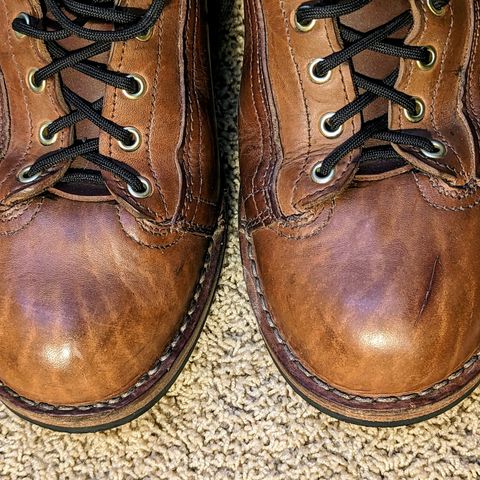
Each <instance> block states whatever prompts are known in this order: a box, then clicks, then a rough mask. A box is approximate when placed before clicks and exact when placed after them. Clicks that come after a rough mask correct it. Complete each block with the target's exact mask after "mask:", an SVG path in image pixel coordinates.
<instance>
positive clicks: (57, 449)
mask: <svg viewBox="0 0 480 480" xmlns="http://www.w3.org/2000/svg"><path fill="white" fill-rule="evenodd" d="M226 22H227V24H226V25H224V27H225V28H224V33H225V41H224V43H223V47H222V50H221V52H220V53H221V55H220V58H221V60H220V61H219V62H217V66H218V68H216V72H217V73H218V78H217V80H216V90H217V99H218V102H217V103H218V111H219V117H220V118H219V128H220V141H221V150H222V157H223V160H224V162H225V163H226V165H227V178H228V191H229V195H230V197H231V208H230V219H231V220H230V237H229V243H228V248H227V254H226V259H225V265H224V269H223V274H222V277H221V279H220V284H219V288H218V291H217V293H216V296H215V301H214V304H213V306H212V309H211V313H210V316H209V318H208V320H207V323H206V326H205V330H204V332H203V334H202V336H201V339H200V341H199V343H198V346H197V348H196V349H195V351H194V353H193V355H192V357H191V360H190V362H189V363H188V365H187V366H186V368H185V370H184V372H183V373H182V374H181V376H180V377H179V379H178V381H177V382H176V384H175V385H174V386H173V388H172V389H171V390H170V392H169V393H168V395H167V396H166V397H164V398H163V399H162V400H161V401H160V402H159V403H158V404H157V406H156V407H154V408H153V410H151V411H150V412H148V413H146V414H145V415H144V416H143V417H141V418H140V419H138V420H136V421H134V422H132V423H131V424H129V425H126V426H124V427H121V428H119V429H117V430H114V431H109V432H104V433H98V434H88V435H76V436H75V435H74V436H71V435H67V434H60V433H54V432H50V431H47V430H43V429H41V428H38V427H35V426H32V425H29V424H27V423H26V422H24V421H22V420H20V419H18V418H17V417H15V416H14V415H13V414H11V413H10V412H8V411H7V410H6V409H5V408H3V407H1V408H0V478H1V479H12V480H14V479H20V478H21V479H47V480H56V479H75V480H76V479H96V480H100V479H109V480H120V479H122V480H123V479H220V480H222V479H248V480H250V479H251V480H254V479H259V480H264V479H288V480H293V479H309V480H314V479H323V478H325V479H342V480H347V479H356V478H359V479H397V478H408V479H473V478H480V460H479V457H480V420H479V415H480V398H479V396H478V395H474V396H473V397H472V398H470V399H467V400H466V401H464V402H463V403H462V404H461V405H460V406H458V407H456V408H454V409H453V410H451V411H450V412H448V413H446V414H444V415H442V416H440V417H438V418H436V419H432V420H430V421H428V422H426V423H423V424H420V425H417V426H411V427H402V428H395V429H375V428H363V427H358V426H352V425H348V424H345V423H340V422H338V421H336V420H333V419H331V418H329V417H327V416H325V415H323V414H320V413H318V412H317V411H316V410H315V409H314V408H313V407H311V406H309V405H307V404H306V403H305V402H304V401H303V400H301V399H300V398H299V397H298V396H297V395H295V394H294V393H293V391H292V390H291V389H290V388H289V387H288V386H287V385H286V383H285V381H284V380H283V378H282V377H281V375H280V373H279V372H278V371H277V369H276V368H275V367H274V365H273V364H272V361H271V360H270V358H269V356H268V354H267V350H266V349H265V347H264V345H263V343H262V339H261V336H260V334H259V333H258V330H257V327H256V323H255V319H254V317H253V315H252V312H251V310H250V307H249V304H248V299H247V294H246V291H245V286H244V283H243V278H242V268H241V263H240V255H239V247H238V240H237V227H236V224H237V218H236V202H237V197H238V194H237V190H238V154H237V135H236V109H237V105H236V103H237V102H236V97H237V94H238V87H239V80H240V69H241V55H242V46H243V44H242V42H243V40H242V34H243V25H242V8H241V5H240V2H239V1H237V2H236V3H235V7H234V9H233V13H231V14H229V18H228V19H227V20H226Z"/></svg>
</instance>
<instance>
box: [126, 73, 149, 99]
mask: <svg viewBox="0 0 480 480" xmlns="http://www.w3.org/2000/svg"><path fill="white" fill-rule="evenodd" d="M127 78H133V79H134V80H135V82H136V84H137V91H136V92H135V93H130V92H129V91H128V90H122V92H123V94H124V95H125V96H126V97H127V98H129V99H130V100H137V99H139V98H140V97H142V96H143V94H144V93H145V90H146V87H145V80H144V79H143V78H142V77H141V76H140V75H133V74H132V75H127Z"/></svg>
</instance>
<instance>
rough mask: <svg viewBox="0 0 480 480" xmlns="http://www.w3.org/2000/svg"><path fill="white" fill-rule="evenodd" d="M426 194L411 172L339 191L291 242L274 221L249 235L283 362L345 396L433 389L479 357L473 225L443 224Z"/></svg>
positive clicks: (471, 220)
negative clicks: (321, 215) (289, 361)
mask: <svg viewBox="0 0 480 480" xmlns="http://www.w3.org/2000/svg"><path fill="white" fill-rule="evenodd" d="M422 193H424V192H422V191H421V190H420V189H419V188H418V187H417V185H416V183H415V177H414V175H413V174H406V175H403V176H402V177H401V178H395V179H390V180H384V181H382V182H377V183H376V184H374V185H369V186H368V188H354V189H350V190H348V191H346V192H345V193H344V194H343V195H342V196H341V197H339V198H338V200H337V201H336V203H334V204H332V207H331V211H329V218H328V219H327V221H325V220H322V219H321V218H320V219H317V220H315V221H314V222H313V223H312V224H310V225H306V226H303V227H302V229H297V230H296V232H295V235H296V237H295V236H294V235H293V234H291V232H290V235H287V232H286V231H285V230H284V229H282V227H281V226H280V225H276V226H275V225H272V226H270V227H269V228H260V229H258V230H257V231H255V232H254V233H253V236H252V237H253V244H252V245H251V248H252V250H251V251H253V252H254V258H252V260H254V261H255V262H256V267H253V268H252V271H254V272H255V271H257V274H258V278H259V279H261V280H260V283H258V282H257V289H261V290H262V291H259V292H257V294H258V295H259V296H260V297H262V296H264V298H265V299H266V305H267V309H268V310H269V313H270V315H271V320H272V322H273V329H274V330H275V331H274V332H273V333H274V334H273V335H271V336H270V342H275V343H276V345H274V348H277V349H278V350H281V349H282V348H283V349H284V351H285V358H289V356H291V354H293V356H294V357H295V358H296V359H297V360H298V362H299V363H300V364H301V365H302V366H303V367H304V368H305V369H306V370H307V371H309V372H310V374H312V375H315V376H317V377H318V378H319V379H321V380H322V381H323V382H325V383H326V384H328V385H330V386H333V387H334V388H337V389H339V390H341V391H343V392H348V393H351V394H355V395H368V396H391V395H404V394H410V393H412V392H420V391H423V390H425V389H428V388H429V387H431V386H432V385H435V384H437V383H439V382H442V381H444V380H445V379H447V378H448V377H449V375H451V374H452V373H453V372H455V371H456V370H457V369H459V368H461V367H462V365H463V364H464V363H465V362H467V361H468V360H469V359H470V358H471V357H472V355H474V354H476V353H477V351H478V349H479V346H480V323H479V322H478V315H479V314H480V291H479V287H478V278H479V276H480V256H479V255H478V252H476V251H475V250H474V249H472V248H465V246H466V244H467V245H468V244H469V242H472V241H474V239H475V238H478V236H479V235H480V217H479V216H478V215H475V214H472V209H465V211H464V212H463V213H460V212H456V213H455V215H456V218H457V221H456V222H450V221H449V216H450V215H452V212H450V211H449V210H448V209H440V208H434V206H433V205H432V204H430V203H428V202H427V201H425V198H424V197H423V196H422ZM370 198H376V199H378V201H377V202H376V209H372V208H371V202H370V200H369V199H370ZM472 201H474V199H472ZM322 222H323V223H322ZM319 224H320V227H319ZM282 342H285V344H283V345H282ZM280 360H281V359H280Z"/></svg>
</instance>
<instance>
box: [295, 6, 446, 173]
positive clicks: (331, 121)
mask: <svg viewBox="0 0 480 480" xmlns="http://www.w3.org/2000/svg"><path fill="white" fill-rule="evenodd" d="M371 1H372V0H345V1H341V2H339V1H338V0H333V1H328V2H327V1H322V0H320V1H319V0H317V1H313V2H307V3H303V4H302V5H301V6H300V7H299V8H298V10H297V11H296V22H298V26H299V28H301V29H303V30H304V31H308V30H309V28H310V27H312V26H313V23H314V22H315V21H316V20H319V19H326V18H335V19H337V20H338V19H339V17H342V16H344V15H348V14H351V13H354V12H356V11H358V10H360V9H361V8H363V7H365V6H366V5H367V4H369V3H370V2H371ZM428 1H429V5H430V6H431V8H433V9H435V10H436V11H437V13H441V12H442V10H443V9H444V8H445V7H446V6H447V5H448V3H449V1H450V0H428ZM412 24H413V16H412V13H411V11H406V12H404V13H402V14H401V15H399V16H398V17H396V18H394V19H392V20H391V21H389V22H388V23H386V24H384V25H382V26H380V27H378V28H376V29H374V30H371V31H369V32H365V33H363V32H359V31H356V30H354V29H353V28H350V27H347V26H346V25H343V24H342V23H341V22H340V21H338V29H339V32H340V36H341V38H342V41H343V43H344V48H343V50H341V51H339V52H335V53H333V54H331V55H329V56H328V57H325V58H322V59H318V60H317V61H316V62H315V63H314V64H313V65H314V66H313V68H312V71H311V74H312V75H313V76H314V78H315V79H318V80H319V83H321V81H322V80H323V79H327V78H328V77H329V75H330V74H331V71H332V70H333V69H335V68H336V67H338V66H340V65H341V64H342V63H345V62H350V61H351V60H352V58H353V57H355V56H356V55H358V54H359V53H361V52H363V51H365V50H373V51H376V52H380V53H382V54H384V55H391V56H394V57H399V58H404V59H411V60H415V61H417V62H419V64H420V65H421V66H424V67H425V68H427V67H430V66H432V64H433V63H434V61H435V52H434V51H433V50H432V49H430V48H428V47H418V46H410V45H406V44H405V43H404V42H402V41H399V40H395V39H391V38H388V37H390V36H391V35H393V34H394V33H396V32H398V31H400V30H402V29H403V28H405V27H410V26H411V25H412ZM398 73H399V70H398V69H396V70H395V71H393V72H392V73H391V74H390V75H388V76H387V77H386V78H385V79H383V80H377V79H374V78H370V77H367V76H365V75H361V74H359V73H356V72H353V82H354V84H355V86H356V88H357V91H358V90H363V91H364V93H361V94H359V95H358V96H357V98H356V99H355V100H354V101H353V102H351V103H349V104H347V105H346V106H345V107H343V108H342V109H340V110H339V111H337V112H332V113H331V114H327V115H326V116H324V118H323V119H322V121H321V128H322V129H323V130H322V131H323V133H324V135H326V136H327V137H328V136H330V137H332V138H333V137H335V136H338V135H339V134H340V133H341V131H342V127H343V124H344V123H345V122H347V121H348V120H349V119H351V118H352V117H354V116H355V115H358V114H361V113H362V112H363V111H364V109H365V108H366V107H367V106H369V105H370V104H371V103H373V102H374V101H375V100H377V99H378V98H380V97H382V98H384V99H387V100H389V101H391V102H393V103H396V104H398V105H400V106H401V107H403V108H404V111H405V113H406V115H407V116H410V118H413V119H416V118H420V117H421V116H423V114H424V109H425V106H424V104H423V103H422V102H421V101H420V100H419V99H416V98H414V97H411V96H410V95H407V94H405V93H403V92H400V91H398V90H396V89H395V88H394V85H395V82H396V80H397V77H398ZM369 140H379V141H381V142H385V143H387V144H397V145H401V146H407V147H413V148H414V149H416V150H417V151H419V153H420V154H421V155H423V156H424V157H427V158H437V159H438V158H442V157H443V156H444V155H445V153H446V152H445V147H444V145H443V144H441V143H440V142H438V141H436V140H431V139H428V138H426V137H422V136H418V135H413V134H411V133H406V132H403V131H394V130H390V129H389V127H388V115H387V114H385V115H382V116H380V117H378V118H375V119H373V120H370V121H368V122H365V123H364V124H363V126H362V128H361V130H360V131H359V132H357V133H356V134H354V135H352V136H351V137H350V138H349V139H348V140H347V141H345V142H344V143H343V144H341V145H340V146H339V147H338V148H336V149H335V150H334V151H333V152H332V153H330V154H329V155H328V156H327V157H325V159H324V160H323V161H321V162H319V163H317V164H316V165H315V166H314V168H313V170H312V178H313V179H314V180H315V181H316V182H317V183H326V182H327V181H330V180H331V178H333V174H334V169H335V166H336V165H337V164H338V162H339V161H340V160H341V159H342V158H344V157H345V156H347V155H349V154H350V153H351V152H352V151H354V150H356V149H359V148H361V149H362V151H361V154H360V157H359V158H358V162H367V161H372V160H373V161H375V160H380V161H384V160H386V161H393V164H395V161H396V165H398V164H399V163H404V160H403V158H402V157H401V156H400V155H398V153H397V152H396V151H395V150H394V148H393V147H392V146H391V145H380V146H375V147H365V144H366V143H367V142H368V141H369Z"/></svg>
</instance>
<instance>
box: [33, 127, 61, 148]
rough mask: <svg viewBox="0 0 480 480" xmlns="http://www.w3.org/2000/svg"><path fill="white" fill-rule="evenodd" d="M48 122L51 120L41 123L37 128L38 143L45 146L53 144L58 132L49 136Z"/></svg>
mask: <svg viewBox="0 0 480 480" xmlns="http://www.w3.org/2000/svg"><path fill="white" fill-rule="evenodd" d="M50 124H51V122H45V123H42V125H40V129H39V130H38V138H39V140H40V143H41V144H42V145H45V146H46V147H48V146H49V145H53V144H54V143H55V142H56V141H57V140H58V133H56V134H55V135H52V136H51V137H50V136H49V135H48V127H49V126H50Z"/></svg>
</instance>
